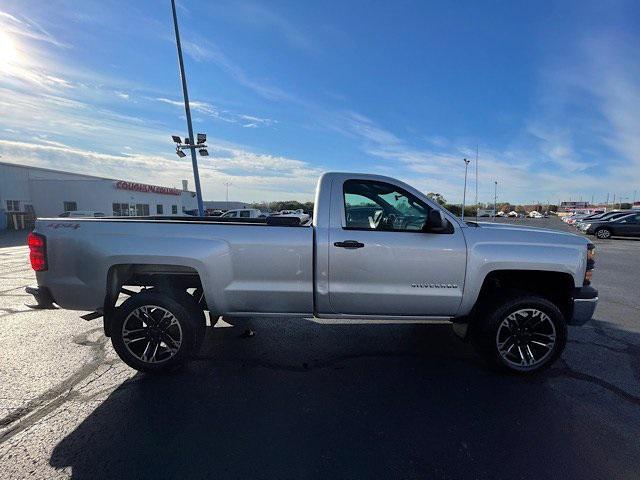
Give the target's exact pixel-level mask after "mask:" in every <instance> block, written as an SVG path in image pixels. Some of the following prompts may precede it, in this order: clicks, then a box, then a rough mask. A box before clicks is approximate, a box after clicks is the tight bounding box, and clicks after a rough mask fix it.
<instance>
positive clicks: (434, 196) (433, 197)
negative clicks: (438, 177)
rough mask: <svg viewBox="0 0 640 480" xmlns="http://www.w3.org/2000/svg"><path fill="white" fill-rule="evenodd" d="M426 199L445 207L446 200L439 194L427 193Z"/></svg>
mask: <svg viewBox="0 0 640 480" xmlns="http://www.w3.org/2000/svg"><path fill="white" fill-rule="evenodd" d="M427 198H428V199H430V200H433V201H434V202H437V203H438V205H446V203H447V200H446V199H445V198H444V197H443V196H442V195H441V194H439V193H435V192H429V193H427Z"/></svg>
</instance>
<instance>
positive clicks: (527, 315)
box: [496, 308, 556, 370]
mask: <svg viewBox="0 0 640 480" xmlns="http://www.w3.org/2000/svg"><path fill="white" fill-rule="evenodd" d="M555 344H556V327H555V326H554V324H553V322H552V321H551V319H550V318H549V316H548V315H547V314H546V313H544V312H542V311H540V310H538V309H535V308H523V309H520V310H517V311H515V312H513V313H511V314H510V315H509V316H507V318H505V319H504V320H503V321H502V323H501V324H500V326H499V327H498V333H497V334H496V346H497V348H498V352H499V353H500V356H501V357H502V360H503V361H504V362H505V363H506V364H507V365H508V366H509V367H510V368H513V369H515V370H534V369H536V368H537V367H538V366H539V365H540V364H542V362H544V361H545V359H546V358H547V357H548V356H549V355H551V353H552V352H553V347H554V346H555Z"/></svg>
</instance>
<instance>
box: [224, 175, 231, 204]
mask: <svg viewBox="0 0 640 480" xmlns="http://www.w3.org/2000/svg"><path fill="white" fill-rule="evenodd" d="M229 185H231V182H224V186H225V187H227V210H229Z"/></svg>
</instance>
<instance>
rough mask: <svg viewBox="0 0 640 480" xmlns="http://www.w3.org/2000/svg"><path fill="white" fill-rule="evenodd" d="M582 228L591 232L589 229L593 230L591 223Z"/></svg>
mask: <svg viewBox="0 0 640 480" xmlns="http://www.w3.org/2000/svg"><path fill="white" fill-rule="evenodd" d="M582 228H584V229H585V230H589V229H590V228H591V224H590V223H587V224H586V225H585V226H584V227H582Z"/></svg>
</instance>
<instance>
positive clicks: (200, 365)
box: [0, 218, 640, 479]
mask: <svg viewBox="0 0 640 480" xmlns="http://www.w3.org/2000/svg"><path fill="white" fill-rule="evenodd" d="M502 221H507V220H502ZM510 223H516V224H526V225H534V226H542V227H547V228H556V229H564V230H567V231H574V230H573V229H572V228H571V227H568V226H566V225H564V224H563V223H562V222H560V221H559V220H558V219H557V218H550V219H531V220H528V219H516V220H512V221H510ZM20 242H21V237H19V236H18V235H13V236H5V237H0V472H3V478H4V477H7V478H22V477H26V476H34V477H39V478H45V477H46V478H56V477H60V478H66V477H69V476H73V477H74V478H92V479H94V478H114V477H135V478H178V477H181V478H202V477H216V478H389V477H394V478H395V477H400V478H487V479H488V478H525V479H528V478H531V479H535V478H557V477H567V478H574V477H580V478H585V479H587V478H636V477H637V472H638V465H640V445H639V444H638V441H637V439H638V437H639V436H640V300H639V298H640V285H639V284H638V281H637V279H638V273H637V272H638V271H640V255H639V252H640V240H633V239H622V240H621V239H612V240H602V241H600V240H595V241H594V243H596V244H597V267H596V271H595V274H594V286H595V287H596V288H598V290H599V291H600V299H601V300H600V304H599V306H598V310H597V311H596V315H595V319H596V320H594V321H592V322H590V323H589V324H587V325H586V326H584V327H580V328H575V327H571V328H570V341H569V344H568V346H567V350H566V352H565V354H564V356H563V359H562V360H561V361H560V362H558V363H557V364H556V365H555V366H554V367H553V368H552V369H551V370H550V371H548V372H547V373H545V374H543V375H539V376H536V377H533V378H528V379H521V378H517V377H513V376H508V375H503V374H498V373H495V372H493V371H490V370H488V369H487V368H486V367H485V366H484V365H483V363H482V362H481V361H480V359H479V358H478V357H477V356H476V355H475V353H474V352H473V350H472V349H471V348H470V346H469V345H466V344H464V343H462V342H460V341H459V340H458V339H457V338H456V337H455V336H454V335H453V334H452V333H451V332H450V330H449V328H448V327H446V326H437V327H434V326H423V325H402V326H387V325H355V326H341V325H318V324H316V323H313V322H310V321H306V320H304V319H297V320H295V319H293V320H292V319H284V318H278V319H269V320H257V319H256V320H253V319H246V320H243V321H238V322H236V323H235V325H234V326H227V324H223V323H220V324H218V328H214V329H209V332H208V337H207V339H206V341H205V344H204V346H203V349H202V351H201V352H200V355H199V357H198V359H197V360H196V361H194V362H192V363H191V364H190V365H189V366H188V367H186V368H184V369H183V370H181V371H179V372H176V373H173V374H171V375H169V376H165V377H154V376H149V375H144V374H140V373H136V372H134V371H132V370H130V369H129V368H128V367H126V366H125V365H124V364H123V363H121V362H120V361H119V360H118V359H117V358H116V356H115V354H114V353H113V350H112V348H111V345H110V343H109V342H108V341H107V339H105V338H104V337H103V335H102V331H101V330H102V328H101V323H100V321H99V320H98V321H94V322H85V321H83V320H81V319H80V318H78V313H79V312H67V311H63V310H53V311H35V310H30V309H28V308H27V307H26V306H25V303H30V302H31V298H30V297H29V296H27V295H25V294H24V286H26V285H28V284H33V283H34V282H35V277H34V275H33V272H32V271H31V269H30V268H29V265H28V261H27V258H26V252H27V251H26V248H25V247H23V246H20V245H19V244H20ZM247 327H251V328H252V329H253V330H255V331H256V335H255V336H254V337H251V338H243V335H242V332H243V331H244V330H245V329H246V328H247Z"/></svg>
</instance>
